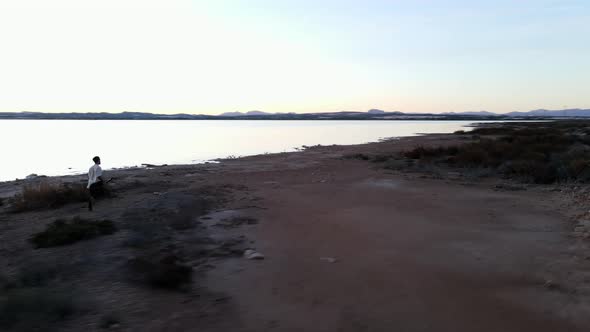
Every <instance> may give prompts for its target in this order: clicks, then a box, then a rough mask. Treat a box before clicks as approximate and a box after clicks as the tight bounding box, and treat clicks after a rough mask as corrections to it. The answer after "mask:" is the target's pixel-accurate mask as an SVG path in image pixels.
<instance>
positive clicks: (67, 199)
mask: <svg viewBox="0 0 590 332" xmlns="http://www.w3.org/2000/svg"><path fill="white" fill-rule="evenodd" d="M87 200H88V191H87V190H86V186H84V185H83V184H81V183H55V184H54V183H49V182H46V181H43V182H40V183H37V184H27V185H25V186H24V187H23V190H22V192H21V193H19V194H17V195H16V196H14V197H13V198H12V202H11V203H12V204H11V207H12V211H13V212H24V211H32V210H41V209H55V208H58V207H61V206H64V205H66V204H68V203H80V202H85V201H87Z"/></svg>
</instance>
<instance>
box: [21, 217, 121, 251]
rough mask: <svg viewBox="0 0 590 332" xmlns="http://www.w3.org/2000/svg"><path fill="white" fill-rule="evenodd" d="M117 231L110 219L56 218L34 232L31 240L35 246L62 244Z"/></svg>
mask: <svg viewBox="0 0 590 332" xmlns="http://www.w3.org/2000/svg"><path fill="white" fill-rule="evenodd" d="M116 231H117V228H116V227H115V224H114V223H113V222H112V221H110V220H86V219H82V218H80V217H74V218H73V219H72V220H71V221H69V222H68V221H66V220H64V219H58V220H56V221H54V222H53V223H51V224H50V225H49V226H48V227H47V229H46V230H45V231H43V232H40V233H37V234H35V235H34V236H33V237H32V238H31V242H32V243H33V244H34V245H35V247H36V248H47V247H55V246H63V245H67V244H71V243H75V242H78V241H82V240H88V239H92V238H95V237H98V236H101V235H109V234H113V233H115V232H116Z"/></svg>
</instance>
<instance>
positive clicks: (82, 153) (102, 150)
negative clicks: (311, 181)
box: [0, 120, 473, 181]
mask: <svg viewBox="0 0 590 332" xmlns="http://www.w3.org/2000/svg"><path fill="white" fill-rule="evenodd" d="M472 123H473V121H256V120H243V121H228V120H225V121H224V120H208V121H173V120H170V121H136V120H135V121H134V120H131V121H121V120H120V121H106V120H105V121H103V120H101V121H86V120H0V142H1V144H2V149H1V151H2V158H1V159H0V160H1V162H0V181H7V180H14V179H15V178H24V177H25V176H27V175H29V174H31V173H36V174H39V175H66V174H78V173H83V172H86V171H87V170H88V168H89V167H90V166H91V165H92V160H91V159H92V157H93V156H95V155H99V156H100V157H101V158H102V161H103V168H105V169H109V168H119V167H131V166H138V165H141V164H142V163H149V164H164V163H165V164H189V163H199V162H204V161H206V160H211V159H215V158H222V157H228V156H246V155H253V154H261V153H266V152H269V153H272V152H283V151H294V150H295V148H297V147H301V146H302V145H316V144H322V145H330V144H360V143H367V142H374V141H377V140H379V139H382V138H389V137H405V136H413V135H416V134H419V133H450V132H454V131H456V130H460V129H466V128H464V127H465V126H468V125H470V124H472Z"/></svg>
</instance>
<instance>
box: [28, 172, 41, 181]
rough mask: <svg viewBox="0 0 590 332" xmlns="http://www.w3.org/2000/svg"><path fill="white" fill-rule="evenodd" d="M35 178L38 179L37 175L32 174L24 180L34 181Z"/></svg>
mask: <svg viewBox="0 0 590 332" xmlns="http://www.w3.org/2000/svg"><path fill="white" fill-rule="evenodd" d="M37 177H39V175H37V174H35V173H33V174H29V175H27V177H25V180H34V179H35V178H37Z"/></svg>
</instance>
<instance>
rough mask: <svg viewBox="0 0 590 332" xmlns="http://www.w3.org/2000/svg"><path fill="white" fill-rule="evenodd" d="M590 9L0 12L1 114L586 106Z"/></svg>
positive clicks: (508, 5)
mask: <svg viewBox="0 0 590 332" xmlns="http://www.w3.org/2000/svg"><path fill="white" fill-rule="evenodd" d="M588 22H590V1H587V0H586V1H544V0H539V1H478V2H475V1H345V0H340V1H332V0H327V1H319V0H318V1H308V0H299V1H290V0H288V1H279V0H275V1H262V0H248V1H246V0H244V1H238V0H236V1H229V0H228V1H223V0H216V1H190V0H165V1H164V0H162V1H159V0H103V1H86V0H55V1H44V0H21V1H8V0H6V1H5V0H0V40H2V41H3V48H2V52H0V73H2V74H1V75H0V94H1V95H0V110H1V111H13V110H17V111H18V110H30V111H53V112H55V111H110V112H118V111H124V110H136V111H150V112H162V113H175V112H189V113H209V114H216V113H220V112H226V111H248V110H254V109H256V110H262V111H267V112H318V111H339V110H367V109H369V108H381V109H385V110H396V111H403V112H448V111H477V110H489V111H495V112H509V111H519V110H529V109H535V108H550V109H557V108H563V107H581V108H590V60H589V59H590V24H588Z"/></svg>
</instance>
